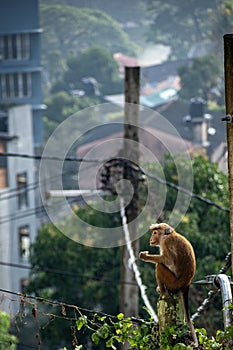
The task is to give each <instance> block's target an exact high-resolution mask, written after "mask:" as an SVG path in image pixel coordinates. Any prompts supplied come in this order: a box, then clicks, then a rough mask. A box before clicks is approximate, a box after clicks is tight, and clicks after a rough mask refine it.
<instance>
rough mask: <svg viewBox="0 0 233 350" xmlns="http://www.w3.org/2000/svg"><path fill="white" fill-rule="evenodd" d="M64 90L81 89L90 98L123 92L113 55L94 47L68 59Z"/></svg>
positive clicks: (63, 83) (63, 78)
mask: <svg viewBox="0 0 233 350" xmlns="http://www.w3.org/2000/svg"><path fill="white" fill-rule="evenodd" d="M59 88H61V83H59ZM62 89H63V90H66V91H71V90H75V89H79V90H83V91H85V93H86V95H88V96H100V95H105V94H113V93H116V92H118V93H119V92H122V90H123V82H122V81H121V80H120V78H119V70H118V65H117V63H116V61H115V60H114V59H113V57H112V55H111V54H110V53H109V52H108V51H106V50H104V49H102V48H101V47H98V46H92V47H91V48H89V49H86V50H84V51H83V52H82V53H81V54H79V55H77V56H76V55H75V56H71V57H69V58H68V59H67V69H66V71H65V72H64V74H63V77H62ZM54 90H56V86H55V87H54V88H53V91H54Z"/></svg>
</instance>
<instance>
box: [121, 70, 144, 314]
mask: <svg viewBox="0 0 233 350" xmlns="http://www.w3.org/2000/svg"><path fill="white" fill-rule="evenodd" d="M139 92H140V68H139V67H125V108H124V112H125V120H124V150H123V157H124V159H125V160H126V161H127V160H129V161H130V162H133V163H135V164H138V163H139V136H138V114H139ZM124 178H125V179H127V180H129V181H130V182H131V185H132V186H133V192H134V193H133V197H132V199H131V201H130V202H129V204H128V205H127V206H126V208H125V214H126V218H127V223H128V224H130V225H129V233H130V238H131V240H132V241H133V240H134V239H135V238H134V237H135V234H136V232H137V227H136V223H133V222H132V221H133V220H134V219H135V218H137V214H138V204H137V202H138V181H137V172H136V171H132V168H131V167H127V166H126V167H125V168H124ZM125 192H126V193H124V199H125V202H127V191H125ZM132 247H133V250H134V254H135V256H138V252H139V241H138V240H136V241H133V242H132ZM121 281H122V283H121V291H120V308H121V312H122V313H124V315H125V316H126V317H129V316H134V317H136V316H138V286H137V285H136V282H135V278H134V272H133V270H132V269H130V266H129V254H128V251H127V247H126V245H124V246H123V247H122V261H121Z"/></svg>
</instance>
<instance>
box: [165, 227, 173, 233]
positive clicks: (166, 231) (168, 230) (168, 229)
mask: <svg viewBox="0 0 233 350" xmlns="http://www.w3.org/2000/svg"><path fill="white" fill-rule="evenodd" d="M164 233H165V235H170V233H172V231H171V229H170V227H168V228H165V231H164Z"/></svg>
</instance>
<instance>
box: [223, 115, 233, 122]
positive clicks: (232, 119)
mask: <svg viewBox="0 0 233 350" xmlns="http://www.w3.org/2000/svg"><path fill="white" fill-rule="evenodd" d="M221 120H222V121H223V122H227V123H233V115H230V114H228V115H226V116H225V117H223V118H221Z"/></svg>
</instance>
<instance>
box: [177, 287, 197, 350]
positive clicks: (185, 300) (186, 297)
mask: <svg viewBox="0 0 233 350" xmlns="http://www.w3.org/2000/svg"><path fill="white" fill-rule="evenodd" d="M180 294H181V300H182V304H183V310H184V316H185V320H186V323H187V325H188V327H189V329H190V332H191V335H192V338H193V342H194V346H195V347H198V339H197V335H196V332H195V329H194V326H193V323H192V321H191V319H190V314H189V286H185V287H183V288H182V289H181V290H180Z"/></svg>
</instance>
